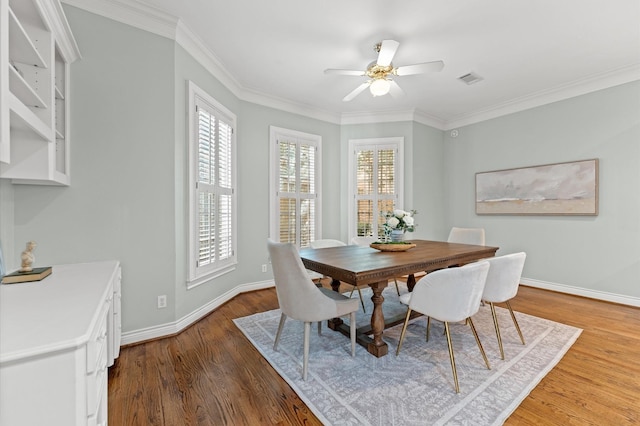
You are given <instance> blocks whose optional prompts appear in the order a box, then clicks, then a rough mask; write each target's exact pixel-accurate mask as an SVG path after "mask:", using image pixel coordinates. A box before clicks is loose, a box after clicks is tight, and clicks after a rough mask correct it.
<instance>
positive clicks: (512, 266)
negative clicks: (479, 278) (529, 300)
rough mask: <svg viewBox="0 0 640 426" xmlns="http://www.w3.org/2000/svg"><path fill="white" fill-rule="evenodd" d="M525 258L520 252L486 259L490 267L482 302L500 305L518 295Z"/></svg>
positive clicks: (524, 254)
mask: <svg viewBox="0 0 640 426" xmlns="http://www.w3.org/2000/svg"><path fill="white" fill-rule="evenodd" d="M526 257H527V255H526V253H524V252H520V253H512V254H506V255H504V256H496V257H489V258H487V259H486V261H487V262H489V264H490V265H491V267H490V268H489V275H487V283H486V285H485V287H484V293H483V295H482V300H486V301H487V302H493V303H501V302H504V301H507V300H510V299H513V298H514V297H515V296H516V294H517V293H518V286H519V285H520V278H521V277H522V270H523V269H524V261H525V259H526Z"/></svg>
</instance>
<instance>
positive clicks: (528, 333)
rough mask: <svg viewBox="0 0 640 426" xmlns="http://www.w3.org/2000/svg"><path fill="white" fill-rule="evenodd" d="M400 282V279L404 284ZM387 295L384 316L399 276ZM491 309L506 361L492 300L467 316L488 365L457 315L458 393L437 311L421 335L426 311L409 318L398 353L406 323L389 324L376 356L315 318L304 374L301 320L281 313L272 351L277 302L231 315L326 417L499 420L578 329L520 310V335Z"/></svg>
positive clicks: (392, 308) (342, 420)
mask: <svg viewBox="0 0 640 426" xmlns="http://www.w3.org/2000/svg"><path fill="white" fill-rule="evenodd" d="M401 291H402V292H404V291H406V289H404V288H402V287H401ZM363 296H364V298H365V301H366V304H365V306H366V308H367V313H368V314H364V313H363V312H362V309H360V311H359V313H358V318H357V324H358V326H361V325H366V324H368V323H369V322H370V314H371V311H372V310H373V307H372V302H371V301H370V297H371V290H370V289H367V290H365V291H363ZM383 296H384V297H385V302H384V304H383V307H384V315H385V317H387V318H389V317H391V316H392V315H395V314H398V313H403V312H406V307H405V306H403V305H401V304H400V303H399V301H398V296H397V294H396V290H395V286H390V287H388V288H386V289H385V291H384V293H383ZM354 297H357V293H356V294H354ZM496 309H497V311H498V320H499V323H500V325H501V334H502V340H503V345H504V350H505V360H504V361H503V360H501V359H500V353H499V349H498V343H497V339H496V335H495V331H494V329H493V322H492V319H491V311H490V309H489V306H483V307H481V308H480V311H479V312H478V313H477V314H476V315H475V316H474V317H473V321H474V324H475V326H476V329H477V331H478V334H479V337H480V340H481V341H482V344H483V346H484V349H485V352H486V354H487V357H488V358H489V362H490V364H491V370H488V369H487V368H486V366H485V364H484V362H483V360H482V356H481V355H480V352H479V350H478V347H477V345H476V342H475V339H474V337H473V334H472V333H471V330H470V329H469V327H468V326H466V325H464V324H462V323H461V324H453V325H452V326H451V334H452V341H453V347H454V355H455V359H456V367H457V371H458V380H459V382H460V393H459V394H456V393H455V390H454V384H453V376H452V373H451V364H450V362H449V352H448V349H447V342H446V337H445V336H444V335H443V332H444V327H443V324H442V323H440V322H438V321H432V324H431V334H430V339H429V342H426V341H425V332H426V319H425V318H424V317H420V318H416V319H414V320H412V321H411V323H410V324H409V326H408V328H407V333H406V335H405V340H404V342H403V344H402V350H401V352H400V355H399V356H397V357H396V355H395V351H396V347H397V343H398V340H399V337H400V331H401V329H402V325H398V326H395V327H392V328H390V329H387V330H385V332H384V340H385V342H387V344H388V345H389V354H388V355H387V356H384V357H381V358H376V357H374V356H373V355H371V354H369V353H368V352H367V351H366V350H365V348H363V347H361V346H359V345H358V346H357V348H356V356H355V357H353V358H352V357H351V356H350V352H351V345H350V341H349V338H348V337H346V336H344V335H342V334H340V333H337V332H334V331H332V330H330V329H328V328H327V326H326V323H325V324H323V328H322V335H321V336H318V333H317V327H316V326H315V325H314V326H313V327H312V329H311V330H312V333H311V343H310V355H309V373H308V377H307V381H303V380H302V342H303V324H302V323H301V322H299V321H294V320H291V319H288V320H287V322H286V323H285V326H284V330H283V333H282V336H281V340H280V343H279V344H278V351H277V352H274V351H273V341H274V338H275V334H276V331H277V328H278V321H279V319H280V311H279V310H273V311H268V312H262V313H258V314H254V315H251V316H247V317H243V318H237V319H235V320H234V322H235V324H236V325H237V326H238V328H240V330H242V332H243V333H244V334H245V336H246V337H247V338H248V339H249V340H250V341H251V342H252V344H253V345H254V346H255V347H256V348H257V349H258V351H259V352H260V353H261V354H262V355H263V356H264V357H265V359H266V360H267V361H268V362H269V363H270V364H271V365H272V366H273V368H274V369H275V370H276V371H277V372H278V373H279V374H280V375H281V376H282V377H283V379H284V380H285V381H286V382H287V383H289V385H290V386H291V387H292V388H293V390H294V391H295V392H296V393H297V394H298V395H299V396H300V398H301V399H302V400H303V401H304V402H305V403H306V404H307V406H308V407H309V409H310V410H311V411H312V412H313V413H314V414H315V415H316V416H317V417H318V418H319V419H320V420H321V421H322V422H323V423H324V424H325V425H385V426H387V425H499V424H502V423H503V422H504V421H505V420H506V419H507V417H509V415H510V414H511V413H512V412H513V411H514V410H515V409H516V408H517V407H518V405H519V404H520V403H521V402H522V400H523V399H524V398H525V397H526V396H527V395H528V394H529V392H531V390H532V389H533V388H534V387H535V386H536V385H537V384H538V383H539V382H540V380H541V379H542V378H543V377H544V376H545V375H546V374H547V373H548V372H549V371H550V370H551V369H552V368H553V367H554V366H555V365H556V364H557V363H558V361H560V359H561V358H562V357H563V356H564V354H565V353H566V352H567V351H568V350H569V348H570V347H571V345H572V344H573V343H574V342H575V341H576V339H577V338H578V336H579V335H580V333H581V332H582V330H581V329H578V328H575V327H571V326H568V325H564V324H560V323H556V322H553V321H549V320H545V319H542V318H537V317H533V316H530V315H525V314H522V313H518V312H516V317H517V319H518V323H519V324H520V328H521V329H522V332H523V334H524V337H525V341H526V345H522V343H521V342H520V339H519V337H518V334H517V332H516V330H515V327H514V326H513V322H512V321H511V317H510V315H509V311H508V310H506V309H502V308H496ZM345 321H348V318H345Z"/></svg>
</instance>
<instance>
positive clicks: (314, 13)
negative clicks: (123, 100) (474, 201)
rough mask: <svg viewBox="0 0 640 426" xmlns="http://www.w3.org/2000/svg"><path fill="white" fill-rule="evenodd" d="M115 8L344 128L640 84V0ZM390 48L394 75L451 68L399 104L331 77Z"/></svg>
mask: <svg viewBox="0 0 640 426" xmlns="http://www.w3.org/2000/svg"><path fill="white" fill-rule="evenodd" d="M86 1H97V0H86ZM103 1H104V0H103ZM65 2H67V3H70V4H74V5H79V4H81V3H83V2H85V0H65ZM107 2H108V3H114V4H115V3H120V4H125V3H126V4H128V5H129V6H131V5H135V6H136V7H143V6H144V10H145V11H146V13H150V12H154V13H155V12H160V11H162V12H164V13H166V14H168V15H171V16H173V17H175V18H178V19H179V22H180V23H181V25H183V26H184V27H186V28H187V29H188V30H190V31H191V32H192V33H193V34H195V36H196V37H197V38H199V39H201V41H202V42H203V44H204V45H205V46H206V48H208V50H209V54H210V55H211V56H212V57H213V58H214V59H215V60H217V62H218V63H219V64H220V65H221V67H222V69H224V71H225V72H226V74H227V76H228V77H229V78H230V79H231V80H232V81H233V83H234V84H235V85H237V87H239V88H240V89H241V91H242V92H243V93H245V94H246V96H245V98H261V99H263V103H264V102H266V101H264V100H266V99H270V100H272V101H274V102H280V103H286V104H289V105H293V106H296V107H299V109H300V110H308V111H318V112H322V113H327V114H330V115H331V114H332V115H335V116H337V117H342V121H344V118H345V117H355V116H359V115H360V116H362V115H371V114H374V115H375V114H383V113H384V114H390V113H391V114H392V113H393V112H403V111H404V112H406V111H415V112H416V113H417V114H420V115H421V116H423V117H426V118H427V120H432V121H433V122H434V123H435V124H436V125H437V126H438V127H440V128H451V127H453V126H454V125H460V124H466V123H467V122H473V121H474V120H475V121H479V119H475V118H490V117H491V116H492V115H493V116H497V115H501V114H503V113H506V112H509V111H511V110H517V109H523V108H526V107H531V106H535V105H539V104H541V103H546V102H549V101H553V100H559V99H562V98H566V97H569V96H575V95H577V94H581V93H586V92H589V91H592V90H596V89H600V88H604V87H609V86H612V85H615V84H620V83H624V82H627V81H632V80H636V79H640V1H638V0H485V1H479V0H476V1H472V0H464V1H463V0H437V1H436V0H402V1H399V0H397V1H392V0H320V1H309V0H269V1H265V0H230V1H229V0H226V1H222V0H128V1H125V0H107ZM146 6H150V8H148V7H146ZM383 39H394V40H397V41H399V42H400V47H399V48H398V51H397V53H396V56H395V58H394V59H393V64H394V65H395V66H401V65H408V64H413V63H419V62H427V61H433V60H443V61H444V63H445V66H444V69H443V70H442V71H441V72H439V73H431V74H422V75H412V76H404V77H396V81H397V82H398V84H399V85H400V86H401V87H402V89H403V90H404V92H405V96H403V97H401V98H393V97H391V96H390V95H386V96H382V97H377V98H374V97H372V96H371V94H370V93H369V92H368V91H365V92H363V93H361V94H360V95H359V96H358V97H357V98H356V99H354V100H353V101H351V102H342V98H343V97H344V96H345V95H346V94H347V93H349V92H350V91H351V90H353V89H354V88H355V87H356V86H358V85H359V84H361V83H362V82H364V81H366V78H365V77H353V76H340V75H326V74H324V70H325V69H326V68H346V69H356V70H359V69H361V70H364V69H365V68H366V66H367V64H369V63H370V62H371V61H373V60H375V59H376V57H377V54H376V53H375V52H374V50H373V46H374V44H375V43H377V42H380V41H381V40H383ZM469 72H473V73H476V74H478V75H480V76H482V77H483V78H484V80H483V81H481V82H479V83H476V84H473V85H466V84H464V83H462V82H460V81H459V80H458V79H457V78H458V77H460V76H462V75H464V74H467V73H469ZM267 103H268V102H267ZM293 109H295V108H293Z"/></svg>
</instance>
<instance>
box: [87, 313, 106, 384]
mask: <svg viewBox="0 0 640 426" xmlns="http://www.w3.org/2000/svg"><path fill="white" fill-rule="evenodd" d="M106 351H107V323H106V321H105V318H104V317H103V319H102V321H100V327H99V328H98V332H97V333H96V334H95V335H94V336H92V337H91V340H89V342H87V373H88V374H91V373H93V372H95V371H96V370H97V369H98V368H99V367H100V365H101V363H100V360H101V359H102V358H104V359H106Z"/></svg>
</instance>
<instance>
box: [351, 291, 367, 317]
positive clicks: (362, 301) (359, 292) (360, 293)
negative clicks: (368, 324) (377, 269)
mask: <svg viewBox="0 0 640 426" xmlns="http://www.w3.org/2000/svg"><path fill="white" fill-rule="evenodd" d="M354 287H355V288H356V289H357V290H358V296H360V304H361V305H362V312H364V313H365V314H366V313H367V311H366V310H365V309H364V299H363V298H362V292H361V291H360V287H356V286H354ZM351 293H353V290H351Z"/></svg>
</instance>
